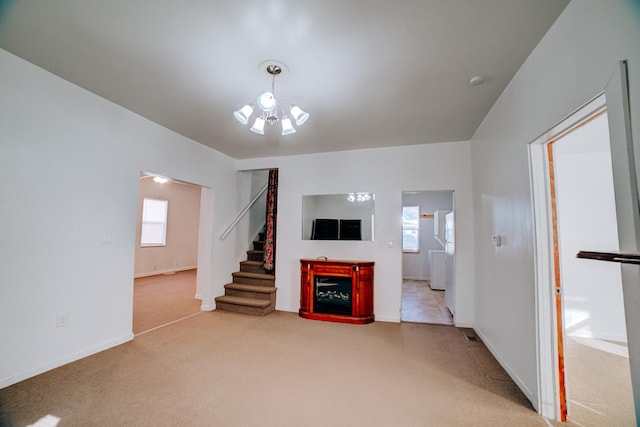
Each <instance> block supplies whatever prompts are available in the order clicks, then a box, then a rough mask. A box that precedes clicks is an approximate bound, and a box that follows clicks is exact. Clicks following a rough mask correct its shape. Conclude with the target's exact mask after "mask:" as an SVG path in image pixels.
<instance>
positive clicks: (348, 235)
mask: <svg viewBox="0 0 640 427" xmlns="http://www.w3.org/2000/svg"><path fill="white" fill-rule="evenodd" d="M340 240H362V231H361V225H360V220H359V219H341V220H340Z"/></svg>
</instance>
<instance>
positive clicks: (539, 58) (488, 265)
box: [456, 0, 640, 407]
mask: <svg viewBox="0 0 640 427" xmlns="http://www.w3.org/2000/svg"><path fill="white" fill-rule="evenodd" d="M638 40H640V14H639V13H638V10H637V8H634V7H633V6H632V2H631V1H625V0H616V1H607V2H603V1H599V0H579V1H575V0H574V1H572V2H571V3H570V4H569V5H568V6H567V8H566V9H565V11H564V12H563V13H562V14H561V15H560V17H559V18H558V20H557V21H556V23H555V24H554V25H553V27H552V28H551V29H550V30H549V32H548V33H547V34H546V35H545V37H544V38H543V39H542V41H541V42H540V44H539V45H538V46H537V47H536V49H535V50H534V51H533V53H532V54H531V55H530V56H529V58H528V59H527V60H526V61H525V63H524V64H523V66H522V67H521V69H520V70H519V71H518V73H517V74H516V76H515V77H514V79H513V80H512V82H511V83H510V84H509V86H508V87H507V89H506V90H505V91H504V92H503V94H502V95H501V97H500V98H499V100H498V101H497V102H496V104H495V105H494V107H493V108H492V110H491V112H490V113H489V114H488V115H487V117H486V118H485V120H484V121H483V123H482V124H481V126H480V127H479V128H478V130H477V131H476V133H475V135H474V136H473V139H472V141H471V152H472V166H473V185H474V189H473V193H474V202H473V203H474V209H473V210H474V215H475V217H476V222H475V254H476V258H475V261H476V262H475V265H476V269H475V272H476V290H475V295H476V306H475V313H476V317H475V320H476V323H475V327H476V330H477V331H478V332H479V334H480V335H481V337H482V339H483V341H484V342H485V343H486V344H487V346H488V347H489V348H490V349H491V350H492V352H493V353H494V355H496V357H497V358H498V359H499V361H500V362H501V363H502V365H503V366H504V367H505V368H506V369H507V370H508V372H509V373H510V374H511V376H512V377H513V378H514V379H515V380H516V382H517V383H518V384H519V386H520V387H521V388H522V389H523V391H524V392H525V393H526V395H527V397H528V398H529V399H530V400H531V401H532V402H533V403H534V406H536V407H537V406H538V405H539V402H538V397H537V387H538V382H537V369H536V330H535V325H536V323H535V295H534V293H535V289H534V264H533V261H534V260H533V230H532V215H531V196H530V183H529V166H528V158H527V144H528V143H529V142H531V141H533V140H534V139H536V138H537V137H538V136H540V135H541V134H543V133H544V132H545V131H547V130H548V129H550V128H551V127H552V126H554V125H555V124H556V123H558V122H560V121H561V120H562V119H563V118H564V117H566V116H567V115H568V114H569V113H571V112H572V111H574V110H575V109H577V108H578V107H579V106H581V105H582V104H584V103H585V102H587V101H588V100H589V99H591V98H593V97H594V96H595V95H597V94H598V93H599V92H601V91H602V90H603V89H604V88H605V85H606V83H607V81H608V79H609V77H610V75H611V73H612V72H613V71H614V70H615V68H616V65H617V61H618V60H619V59H624V58H627V59H628V60H629V72H630V75H629V77H630V91H631V111H634V110H635V111H639V107H640V49H638ZM632 126H634V129H633V133H634V135H640V121H637V120H636V121H632ZM636 138H637V137H636ZM636 144H637V142H636ZM638 149H640V147H638ZM456 225H457V224H456ZM492 234H500V235H502V236H504V240H503V245H502V246H500V247H495V246H492V244H491V239H490V237H491V235H492Z"/></svg>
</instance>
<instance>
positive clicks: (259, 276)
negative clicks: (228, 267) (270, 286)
mask: <svg viewBox="0 0 640 427" xmlns="http://www.w3.org/2000/svg"><path fill="white" fill-rule="evenodd" d="M231 275H232V276H233V277H247V278H251V279H265V280H275V276H274V275H273V274H265V273H251V272H249V271H237V272H235V273H231Z"/></svg>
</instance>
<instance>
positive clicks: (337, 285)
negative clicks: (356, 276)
mask: <svg viewBox="0 0 640 427" xmlns="http://www.w3.org/2000/svg"><path fill="white" fill-rule="evenodd" d="M315 279H316V280H315V283H314V289H313V294H314V300H313V311H314V312H315V313H325V314H342V315H351V312H352V308H351V297H352V295H351V277H335V276H316V278H315Z"/></svg>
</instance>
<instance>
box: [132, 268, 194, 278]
mask: <svg viewBox="0 0 640 427" xmlns="http://www.w3.org/2000/svg"><path fill="white" fill-rule="evenodd" d="M196 268H198V267H197V266H195V265H190V266H187V267H176V268H169V269H167V270H155V271H149V272H147V273H138V274H134V275H133V278H134V279H139V278H141V277H149V276H159V275H160V274H171V273H177V272H179V271H187V270H195V269H196Z"/></svg>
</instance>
